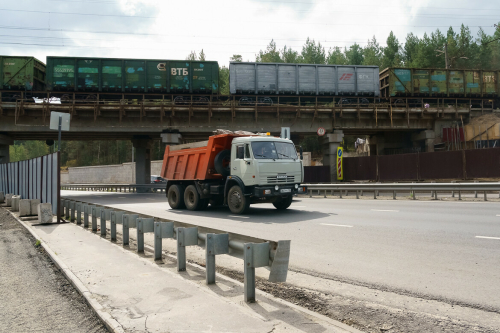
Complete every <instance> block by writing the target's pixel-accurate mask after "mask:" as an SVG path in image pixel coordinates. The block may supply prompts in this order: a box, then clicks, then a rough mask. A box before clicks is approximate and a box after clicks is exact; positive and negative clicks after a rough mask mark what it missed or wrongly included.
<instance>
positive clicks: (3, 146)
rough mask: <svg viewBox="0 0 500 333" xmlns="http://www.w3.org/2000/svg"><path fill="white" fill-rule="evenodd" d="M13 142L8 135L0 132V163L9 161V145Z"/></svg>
mask: <svg viewBox="0 0 500 333" xmlns="http://www.w3.org/2000/svg"><path fill="white" fill-rule="evenodd" d="M12 144H14V140H12V139H11V138H10V137H8V136H6V135H3V134H0V164H1V163H9V162H10V158H9V146H10V145H12Z"/></svg>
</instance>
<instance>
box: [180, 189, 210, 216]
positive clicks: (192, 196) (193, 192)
mask: <svg viewBox="0 0 500 333" xmlns="http://www.w3.org/2000/svg"><path fill="white" fill-rule="evenodd" d="M184 203H185V204H186V208H187V209H189V210H202V209H205V208H207V206H208V200H207V199H201V198H200V194H199V193H198V190H197V189H196V186H194V185H189V186H188V187H186V191H184Z"/></svg>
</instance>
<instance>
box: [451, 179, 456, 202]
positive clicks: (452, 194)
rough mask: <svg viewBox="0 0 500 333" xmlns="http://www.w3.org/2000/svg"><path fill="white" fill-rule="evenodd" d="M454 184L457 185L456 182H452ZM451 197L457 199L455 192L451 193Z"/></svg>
mask: <svg viewBox="0 0 500 333" xmlns="http://www.w3.org/2000/svg"><path fill="white" fill-rule="evenodd" d="M452 183H456V181H454V180H453V181H452ZM451 197H452V198H454V197H455V191H451Z"/></svg>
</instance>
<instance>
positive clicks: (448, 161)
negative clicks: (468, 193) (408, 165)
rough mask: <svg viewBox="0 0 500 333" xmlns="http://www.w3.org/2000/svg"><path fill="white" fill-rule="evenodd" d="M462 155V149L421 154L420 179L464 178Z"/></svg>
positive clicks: (419, 163) (419, 162)
mask: <svg viewBox="0 0 500 333" xmlns="http://www.w3.org/2000/svg"><path fill="white" fill-rule="evenodd" d="M462 155H463V153H462V151H443V152H434V153H421V154H419V160H418V173H419V179H421V180H427V179H462V178H463V174H464V172H463V161H462Z"/></svg>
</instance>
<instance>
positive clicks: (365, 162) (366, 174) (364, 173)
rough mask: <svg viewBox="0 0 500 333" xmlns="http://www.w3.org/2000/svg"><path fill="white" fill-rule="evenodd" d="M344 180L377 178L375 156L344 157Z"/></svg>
mask: <svg viewBox="0 0 500 333" xmlns="http://www.w3.org/2000/svg"><path fill="white" fill-rule="evenodd" d="M343 163H344V180H347V181H350V180H373V181H375V180H377V156H362V157H346V158H344V161H343Z"/></svg>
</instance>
